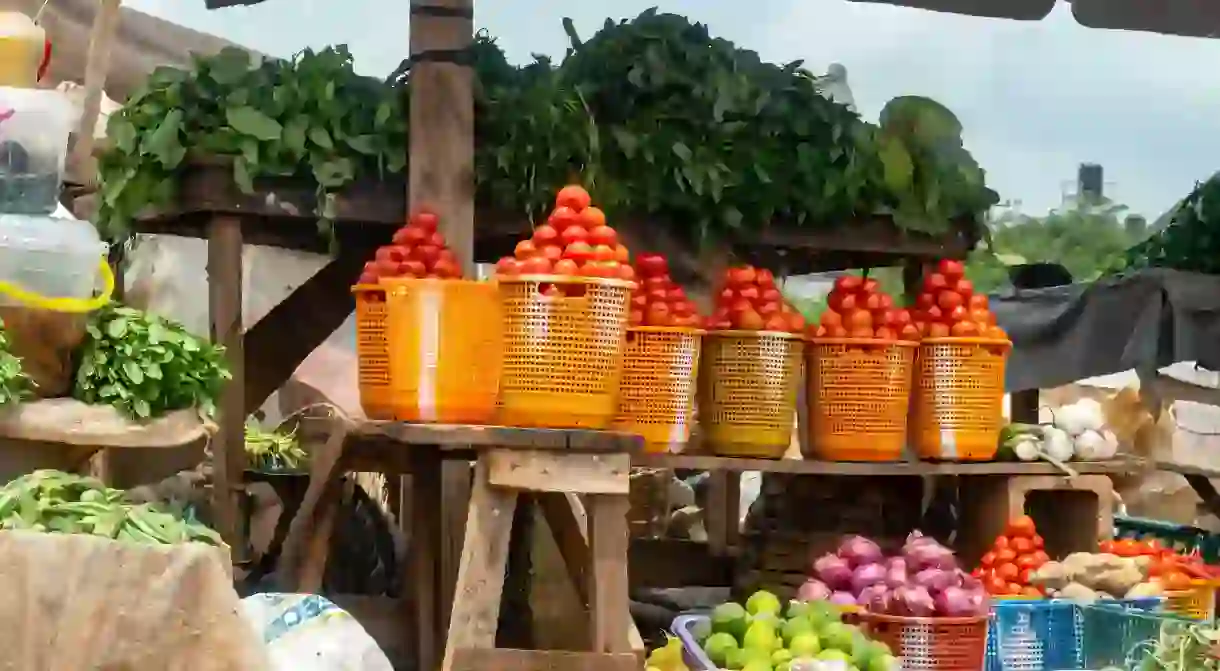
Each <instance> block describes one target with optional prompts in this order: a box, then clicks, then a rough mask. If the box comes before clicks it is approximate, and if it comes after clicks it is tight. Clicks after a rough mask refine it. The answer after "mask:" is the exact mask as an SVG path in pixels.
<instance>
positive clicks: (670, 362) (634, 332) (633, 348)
mask: <svg viewBox="0 0 1220 671" xmlns="http://www.w3.org/2000/svg"><path fill="white" fill-rule="evenodd" d="M702 335H703V331H700V330H698V329H692V328H677V327H674V328H663V327H655V326H639V327H635V328H629V329H627V345H626V348H625V350H624V351H623V378H622V382H621V383H620V384H619V396H618V417H616V418H615V420H614V428H615V430H616V431H623V432H626V433H634V434H637V435H639V436H640V437H642V438H643V439H644V449H645V450H647V451H649V452H668V451H669V450H670V449H671V448H680V447H681V446H683V445H685V444H686V443H687V442H688V441H689V440H690V430H691V424H693V423H694V419H695V377H696V375H697V374H698V372H699V349H700V344H701V336H702Z"/></svg>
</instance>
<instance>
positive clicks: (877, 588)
mask: <svg viewBox="0 0 1220 671" xmlns="http://www.w3.org/2000/svg"><path fill="white" fill-rule="evenodd" d="M891 594H892V593H891V592H890V590H889V588H888V587H886V586H885V585H882V584H876V585H869V586H868V587H865V588H864V591H862V592H860V594H859V596H857V597H856V603H857V604H859V605H860V606H863V607H864V608H866V609H868V610H869V611H871V612H874V613H888V612H890V596H891Z"/></svg>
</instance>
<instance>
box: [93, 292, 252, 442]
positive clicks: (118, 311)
mask: <svg viewBox="0 0 1220 671" xmlns="http://www.w3.org/2000/svg"><path fill="white" fill-rule="evenodd" d="M230 377H231V376H230V374H229V370H228V366H227V364H226V362H225V358H224V348H222V347H219V346H217V345H213V344H211V343H208V342H206V341H203V340H200V339H199V338H196V337H195V336H194V335H191V334H190V333H188V332H187V331H186V329H185V328H183V327H182V325H181V324H178V323H177V322H174V321H170V320H168V319H165V318H163V317H159V316H157V315H152V314H148V313H145V312H142V311H140V310H136V309H134V308H129V307H124V306H121V305H117V304H111V305H109V306H107V307H105V308H103V309H101V310H99V311H97V312H96V313H94V314H93V315H92V316H91V317H90V320H89V324H88V326H87V337H86V340H85V343H84V345H83V347H82V349H81V353H80V367H79V368H78V369H77V371H76V381H75V384H74V385H73V388H72V396H73V398H76V399H78V400H81V401H84V402H85V403H91V404H109V405H113V406H114V407H116V408H118V409H119V410H120V411H122V412H123V413H125V414H127V415H129V416H130V417H132V418H134V419H149V418H152V417H157V416H159V415H162V414H164V413H166V412H169V411H172V410H184V409H187V408H198V409H199V411H200V412H201V413H203V414H204V415H205V416H211V415H213V414H214V413H215V411H216V399H217V398H218V397H219V395H220V390H221V388H222V387H223V386H224V383H225V382H226V381H228V380H229V379H230Z"/></svg>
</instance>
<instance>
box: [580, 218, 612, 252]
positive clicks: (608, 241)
mask: <svg viewBox="0 0 1220 671" xmlns="http://www.w3.org/2000/svg"><path fill="white" fill-rule="evenodd" d="M589 209H590V210H591V209H593V208H589ZM588 211H589V210H585V212H588ZM589 244H591V245H605V246H607V247H610V248H611V251H613V250H614V248H615V247H617V246H618V233H615V232H614V229H613V228H610V227H609V226H598V227H596V228H592V229H589Z"/></svg>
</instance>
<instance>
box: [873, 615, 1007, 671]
mask: <svg viewBox="0 0 1220 671" xmlns="http://www.w3.org/2000/svg"><path fill="white" fill-rule="evenodd" d="M988 619H989V618H988V616H987V615H977V616H974V617H898V616H895V615H880V614H877V613H869V612H864V613H861V614H860V620H861V622H862V624H863V626H864V628H865V629H867V630H868V632H869V634H870V635H871V636H872V637H873V638H874V639H876V640H878V641H881V642H882V643H884V644H886V645H887V646H889V648H890V650H891V651H892V652H893V653H894V656H895V657H897V658H898V660H899V663H900V664H901V666H902V668H903V669H918V670H919V671H980V670H981V669H982V668H983V659H984V657H985V656H986V654H987V620H988Z"/></svg>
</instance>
